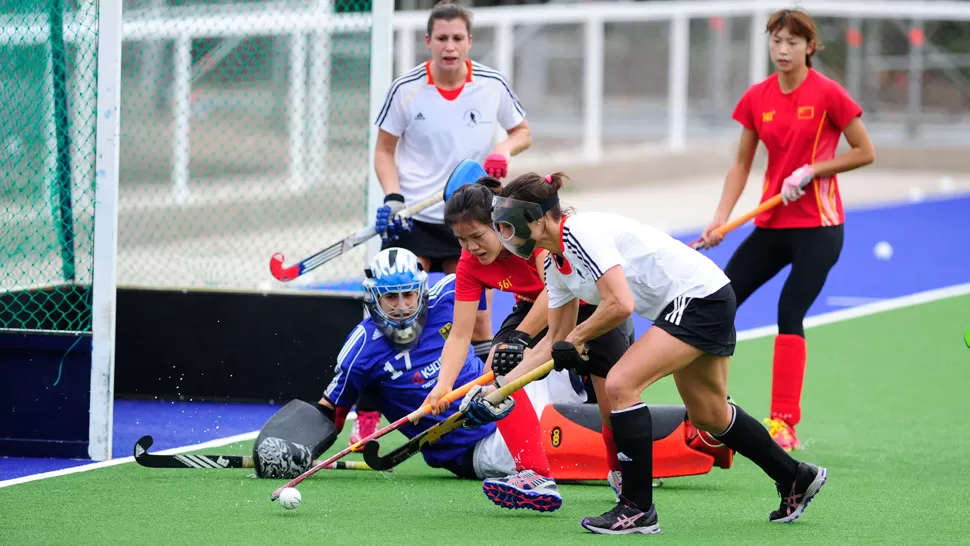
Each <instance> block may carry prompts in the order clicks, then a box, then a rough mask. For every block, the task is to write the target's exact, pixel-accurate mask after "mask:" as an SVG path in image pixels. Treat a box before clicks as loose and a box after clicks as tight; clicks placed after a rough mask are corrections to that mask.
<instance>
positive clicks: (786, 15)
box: [765, 9, 824, 68]
mask: <svg viewBox="0 0 970 546" xmlns="http://www.w3.org/2000/svg"><path fill="white" fill-rule="evenodd" d="M781 29H786V30H788V32H791V33H792V34H794V35H795V36H801V37H802V38H805V41H807V42H808V45H809V46H814V47H813V48H812V52H811V53H809V54H808V55H806V56H805V65H806V66H808V67H809V68H811V67H812V55H815V53H816V52H818V51H822V49H824V46H823V45H822V37H821V36H819V35H818V28H817V27H816V26H815V19H812V16H811V15H809V14H808V12H807V11H805V10H801V9H780V10H778V11H776V12H774V13H772V14H771V17H769V18H768V25H767V26H766V27H765V32H767V33H768V34H769V35H771V34H774V33H776V32H778V31H779V30H781Z"/></svg>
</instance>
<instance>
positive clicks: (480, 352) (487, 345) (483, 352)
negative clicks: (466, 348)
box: [472, 339, 492, 362]
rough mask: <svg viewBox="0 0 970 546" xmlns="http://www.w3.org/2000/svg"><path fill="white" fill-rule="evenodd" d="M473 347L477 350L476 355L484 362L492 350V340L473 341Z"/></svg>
mask: <svg viewBox="0 0 970 546" xmlns="http://www.w3.org/2000/svg"><path fill="white" fill-rule="evenodd" d="M472 349H474V350H475V356H477V357H478V358H481V359H482V362H485V361H486V360H488V353H490V352H492V340H490V339H486V340H485V341H473V342H472Z"/></svg>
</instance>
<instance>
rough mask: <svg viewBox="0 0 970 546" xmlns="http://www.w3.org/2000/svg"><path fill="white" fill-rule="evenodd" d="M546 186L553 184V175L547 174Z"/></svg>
mask: <svg viewBox="0 0 970 546" xmlns="http://www.w3.org/2000/svg"><path fill="white" fill-rule="evenodd" d="M546 184H552V175H551V174H547V175H546Z"/></svg>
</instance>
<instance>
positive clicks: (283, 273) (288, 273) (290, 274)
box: [269, 252, 302, 281]
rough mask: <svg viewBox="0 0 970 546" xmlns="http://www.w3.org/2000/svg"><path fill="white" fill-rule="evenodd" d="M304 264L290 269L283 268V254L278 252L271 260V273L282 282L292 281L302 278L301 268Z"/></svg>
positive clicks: (292, 266)
mask: <svg viewBox="0 0 970 546" xmlns="http://www.w3.org/2000/svg"><path fill="white" fill-rule="evenodd" d="M301 265H302V264H294V265H291V266H290V267H287V268H284V267H283V254H281V253H279V252H277V253H276V254H273V257H272V258H270V259H269V272H270V273H272V274H273V276H274V277H276V279H277V280H280V281H290V280H293V279H295V278H297V277H299V276H300V273H301V271H300V266H301Z"/></svg>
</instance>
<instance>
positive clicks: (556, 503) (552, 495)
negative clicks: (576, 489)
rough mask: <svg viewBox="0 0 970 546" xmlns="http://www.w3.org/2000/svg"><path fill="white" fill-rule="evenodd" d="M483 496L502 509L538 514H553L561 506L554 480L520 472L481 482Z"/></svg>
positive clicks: (526, 471) (560, 498) (527, 471)
mask: <svg viewBox="0 0 970 546" xmlns="http://www.w3.org/2000/svg"><path fill="white" fill-rule="evenodd" d="M482 491H484V492H485V496H486V497H488V498H489V500H491V501H492V502H494V503H495V504H497V505H499V506H501V507H502V508H509V509H512V510H515V509H517V508H528V509H529V510H536V511H538V512H555V511H556V510H559V508H560V507H561V506H562V496H561V495H560V494H559V487H557V486H556V480H554V479H552V478H547V477H545V476H542V475H540V474H536V473H535V472H533V471H531V470H521V471H519V472H518V473H516V474H512V475H511V476H506V477H504V478H489V479H487V480H485V481H484V482H482Z"/></svg>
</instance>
